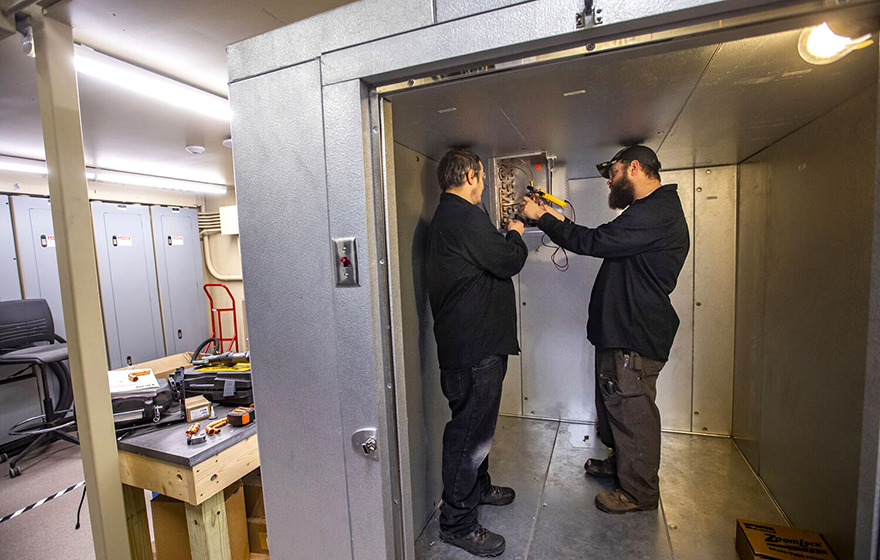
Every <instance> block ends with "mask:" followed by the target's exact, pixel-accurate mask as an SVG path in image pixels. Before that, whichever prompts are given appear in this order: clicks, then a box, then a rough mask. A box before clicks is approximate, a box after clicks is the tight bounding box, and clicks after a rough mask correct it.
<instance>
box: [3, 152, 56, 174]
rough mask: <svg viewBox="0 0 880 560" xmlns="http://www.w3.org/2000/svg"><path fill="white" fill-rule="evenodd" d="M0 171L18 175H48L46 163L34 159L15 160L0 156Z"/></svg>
mask: <svg viewBox="0 0 880 560" xmlns="http://www.w3.org/2000/svg"><path fill="white" fill-rule="evenodd" d="M0 169H2V170H3V171H14V172H16V173H32V174H34V175H46V174H47V173H48V171H46V162H44V161H38V160H34V159H22V158H13V157H8V156H0Z"/></svg>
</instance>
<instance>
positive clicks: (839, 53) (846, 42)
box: [798, 23, 871, 64]
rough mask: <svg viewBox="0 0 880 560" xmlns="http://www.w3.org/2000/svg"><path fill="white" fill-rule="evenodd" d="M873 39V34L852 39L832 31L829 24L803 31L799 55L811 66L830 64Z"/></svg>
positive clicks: (799, 43) (799, 39)
mask: <svg viewBox="0 0 880 560" xmlns="http://www.w3.org/2000/svg"><path fill="white" fill-rule="evenodd" d="M870 38H871V34H870V33H869V34H867V35H864V36H862V37H858V38H856V39H851V38H850V37H841V36H840V35H837V34H835V33H834V32H833V31H831V28H830V27H828V24H827V23H823V24H822V25H817V26H816V27H810V28H807V29H804V30H803V31H801V34H800V37H799V38H798V53H800V55H801V58H803V59H804V60H806V61H807V62H809V63H810V64H830V63H832V62H834V61H836V60H840V59H841V58H843V57H844V56H846V55H848V54H849V53H850V52H851V51H852V50H853V49H855V48H856V47H857V46H859V45H860V44H862V43H864V42H865V41H867V40H868V39H870Z"/></svg>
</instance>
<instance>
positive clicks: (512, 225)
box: [507, 219, 526, 235]
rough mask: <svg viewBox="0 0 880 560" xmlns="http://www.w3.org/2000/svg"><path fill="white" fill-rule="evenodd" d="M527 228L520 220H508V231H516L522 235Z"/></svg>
mask: <svg viewBox="0 0 880 560" xmlns="http://www.w3.org/2000/svg"><path fill="white" fill-rule="evenodd" d="M525 229H526V226H525V225H524V224H523V223H522V222H521V221H519V220H514V219H511V220H510V221H508V222H507V231H515V232H517V233H519V234H520V235H522V234H523V232H524V231H525Z"/></svg>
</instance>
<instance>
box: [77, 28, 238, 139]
mask: <svg viewBox="0 0 880 560" xmlns="http://www.w3.org/2000/svg"><path fill="white" fill-rule="evenodd" d="M74 64H75V65H76V71H77V72H79V73H80V74H85V75H87V76H92V77H94V78H97V79H99V80H102V81H105V82H108V83H111V84H114V85H116V86H119V87H122V88H125V89H127V90H130V91H133V92H135V93H138V94H142V95H147V96H149V97H152V98H154V99H158V100H160V101H164V102H165V103H169V104H171V105H175V106H177V107H181V108H183V109H187V110H189V111H193V112H196V113H199V114H202V115H206V116H208V117H213V118H215V119H218V120H222V121H226V122H229V120H230V115H231V113H230V110H229V100H227V99H224V98H223V97H220V96H219V95H214V94H213V93H208V92H207V91H204V90H201V89H198V88H195V87H192V86H190V85H187V84H184V83H181V82H178V81H175V80H172V79H171V78H166V77H165V76H160V75H159V74H156V73H154V72H150V71H149V70H145V69H143V68H140V67H138V66H135V65H133V64H129V63H127V62H123V61H121V60H118V59H116V58H113V57H111V56H107V55H106V54H102V53H99V52H97V51H95V50H93V49H90V48H89V47H86V46H84V45H75V47H74Z"/></svg>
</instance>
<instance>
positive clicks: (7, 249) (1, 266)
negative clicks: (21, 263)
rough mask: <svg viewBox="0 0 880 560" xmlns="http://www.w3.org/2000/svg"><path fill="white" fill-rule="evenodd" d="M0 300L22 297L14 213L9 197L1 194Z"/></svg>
mask: <svg viewBox="0 0 880 560" xmlns="http://www.w3.org/2000/svg"><path fill="white" fill-rule="evenodd" d="M0 270H3V271H4V272H3V274H2V275H0V301H8V300H15V299H21V283H20V281H19V277H18V260H17V259H16V256H15V236H13V235H12V214H10V209H9V197H8V196H6V195H0Z"/></svg>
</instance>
